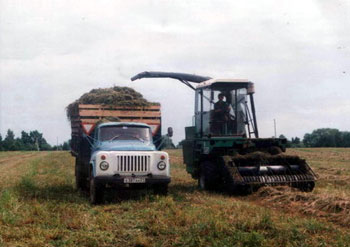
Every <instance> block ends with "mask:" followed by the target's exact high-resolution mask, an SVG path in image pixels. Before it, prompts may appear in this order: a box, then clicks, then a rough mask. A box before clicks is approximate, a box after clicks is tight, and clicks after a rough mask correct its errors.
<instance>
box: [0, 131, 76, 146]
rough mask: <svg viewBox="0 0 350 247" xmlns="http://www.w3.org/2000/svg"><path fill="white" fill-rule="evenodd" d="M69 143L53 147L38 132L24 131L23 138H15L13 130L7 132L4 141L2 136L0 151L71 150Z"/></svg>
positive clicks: (0, 137)
mask: <svg viewBox="0 0 350 247" xmlns="http://www.w3.org/2000/svg"><path fill="white" fill-rule="evenodd" d="M69 149H70V145H69V141H67V142H64V143H63V144H62V145H59V146H54V147H51V145H50V144H48V143H47V141H46V140H45V138H44V137H43V134H42V133H40V132H39V131H37V130H33V131H30V132H29V133H27V132H25V131H22V132H21V137H17V138H15V134H14V132H13V131H12V130H10V129H9V130H7V133H6V136H5V138H4V139H3V138H2V136H1V135H0V151H18V150H24V151H30V150H38V151H39V150H69Z"/></svg>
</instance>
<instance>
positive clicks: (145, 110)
mask: <svg viewBox="0 0 350 247" xmlns="http://www.w3.org/2000/svg"><path fill="white" fill-rule="evenodd" d="M77 110H78V111H77V114H76V115H75V116H73V117H72V118H71V127H72V135H74V136H79V135H81V134H82V131H81V128H82V126H81V124H82V122H83V123H84V124H95V123H97V122H99V121H101V120H102V119H103V118H105V117H118V118H119V119H120V121H121V122H141V123H145V124H148V125H159V126H160V124H161V112H160V105H152V106H145V107H132V108H131V107H112V106H103V105H89V104H79V106H78V109H77Z"/></svg>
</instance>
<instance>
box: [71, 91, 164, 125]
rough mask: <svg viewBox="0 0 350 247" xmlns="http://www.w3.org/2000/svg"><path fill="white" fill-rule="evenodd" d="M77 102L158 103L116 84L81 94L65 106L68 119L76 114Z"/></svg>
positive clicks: (113, 103) (115, 104)
mask: <svg viewBox="0 0 350 247" xmlns="http://www.w3.org/2000/svg"><path fill="white" fill-rule="evenodd" d="M78 104H100V105H106V106H133V107H138V106H150V105H159V103H155V102H149V101H147V100H146V99H144V98H143V96H142V94H140V93H139V92H137V91H135V90H134V89H132V88H130V87H118V86H114V87H110V88H98V89H92V90H91V91H90V92H88V93H85V94H83V95H82V96H81V97H80V98H79V99H77V100H76V101H74V102H73V103H71V104H69V105H68V106H67V108H66V111H67V117H68V119H69V120H70V119H71V118H72V116H74V115H76V114H77V108H78Z"/></svg>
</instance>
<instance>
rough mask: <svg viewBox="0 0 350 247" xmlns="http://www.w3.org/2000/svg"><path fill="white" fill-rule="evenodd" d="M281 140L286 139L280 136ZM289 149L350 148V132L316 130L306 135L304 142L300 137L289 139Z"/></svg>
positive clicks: (329, 129)
mask: <svg viewBox="0 0 350 247" xmlns="http://www.w3.org/2000/svg"><path fill="white" fill-rule="evenodd" d="M279 138H286V137H285V136H284V135H280V136H279ZM286 139H287V138H286ZM287 147H350V132H349V131H339V130H338V129H331V128H322V129H316V130H314V131H312V132H311V133H306V134H305V135H304V138H303V140H302V141H301V140H300V138H299V137H294V138H293V137H292V139H291V140H288V139H287Z"/></svg>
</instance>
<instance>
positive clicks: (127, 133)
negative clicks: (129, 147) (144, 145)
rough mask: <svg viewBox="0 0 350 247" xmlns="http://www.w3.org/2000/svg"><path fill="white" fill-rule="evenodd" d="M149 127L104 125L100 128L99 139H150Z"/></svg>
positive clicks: (143, 140)
mask: <svg viewBox="0 0 350 247" xmlns="http://www.w3.org/2000/svg"><path fill="white" fill-rule="evenodd" d="M151 136H152V135H151V131H150V128H147V127H141V126H105V127H101V128H100V133H99V140H100V141H115V140H139V141H142V142H149V141H151Z"/></svg>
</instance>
